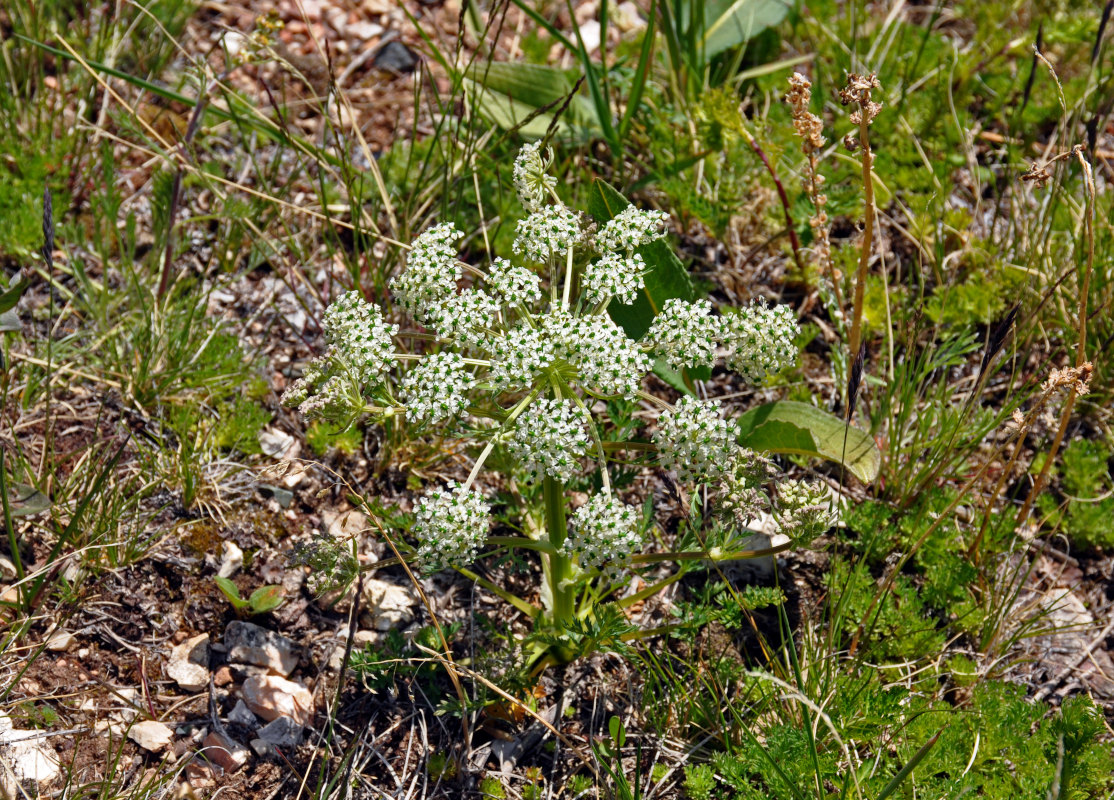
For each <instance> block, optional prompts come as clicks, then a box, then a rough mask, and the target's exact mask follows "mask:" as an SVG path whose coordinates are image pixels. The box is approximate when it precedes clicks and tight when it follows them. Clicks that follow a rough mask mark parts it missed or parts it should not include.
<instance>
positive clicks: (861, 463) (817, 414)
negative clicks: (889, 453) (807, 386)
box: [738, 400, 882, 483]
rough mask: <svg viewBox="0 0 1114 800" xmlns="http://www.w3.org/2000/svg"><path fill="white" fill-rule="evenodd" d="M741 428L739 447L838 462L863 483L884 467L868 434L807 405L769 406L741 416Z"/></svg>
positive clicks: (790, 403) (786, 404) (779, 404)
mask: <svg viewBox="0 0 1114 800" xmlns="http://www.w3.org/2000/svg"><path fill="white" fill-rule="evenodd" d="M738 425H739V444H741V445H743V446H744V447H749V448H751V449H752V450H758V451H761V452H764V453H793V454H796V455H803V456H812V457H814V458H823V459H827V460H828V461H834V462H836V463H837V464H843V465H844V466H845V467H847V469H848V471H849V472H850V473H851V474H852V475H854V476H855V477H856V478H858V479H859V480H861V481H862V482H863V483H871V482H872V481H873V480H874V479H875V478H877V477H878V471H879V470H880V469H881V468H882V454H881V452H879V450H878V445H876V444H875V443H874V440H873V439H872V438H870V436H869V435H868V434H867V433H865V432H864V431H861V430H859V429H858V428H856V427H854V426H852V425H848V424H847V423H845V422H844V421H843V420H842V419H840V418H839V417H837V416H835V415H834V414H829V413H828V412H827V411H821V410H820V409H819V408H816V407H815V406H810V405H808V404H807V403H796V402H793V401H792V400H781V401H779V402H776V403H767V404H765V405H761V406H758V408H752V409H751V410H750V411H748V412H746V413H745V414H743V415H742V416H741V417H739V419H738Z"/></svg>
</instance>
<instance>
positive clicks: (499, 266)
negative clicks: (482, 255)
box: [487, 258, 542, 306]
mask: <svg viewBox="0 0 1114 800" xmlns="http://www.w3.org/2000/svg"><path fill="white" fill-rule="evenodd" d="M487 285H488V286H490V287H491V291H492V293H494V294H495V296H496V297H498V298H499V299H500V300H501V301H502V302H503V304H504V305H508V306H530V305H531V304H533V303H536V302H538V301H539V300H541V299H542V281H541V278H539V277H538V276H537V274H536V273H534V272H531V271H530V270H528V269H526V267H519V266H515V265H514V264H511V262H509V261H507V259H505V258H497V259H495V262H494V263H493V264H492V265H491V269H490V271H488V273H487Z"/></svg>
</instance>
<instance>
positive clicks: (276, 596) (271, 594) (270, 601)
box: [248, 585, 284, 614]
mask: <svg viewBox="0 0 1114 800" xmlns="http://www.w3.org/2000/svg"><path fill="white" fill-rule="evenodd" d="M283 599H284V598H283V594H282V587H281V586H277V585H276V586H260V587H259V588H258V589H256V590H255V591H254V592H252V593H251V597H250V598H248V602H249V603H251V610H252V611H253V612H254V613H256V614H266V613H267V612H268V611H274V610H275V609H276V608H278V607H279V606H280V605H282V601H283Z"/></svg>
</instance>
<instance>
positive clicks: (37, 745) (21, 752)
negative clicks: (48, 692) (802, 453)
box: [0, 716, 61, 800]
mask: <svg viewBox="0 0 1114 800" xmlns="http://www.w3.org/2000/svg"><path fill="white" fill-rule="evenodd" d="M39 735H40V731H20V730H16V729H15V728H14V727H12V721H11V720H10V719H8V718H7V717H5V716H0V756H2V760H3V762H4V766H3V768H0V798H4V800H7V798H13V800H14V798H17V797H19V798H22V797H26V796H27V795H26V794H25V793H24V790H23V789H22V788H21V786H20V784H22V783H24V782H34V783H35V784H37V785H38V787H39V788H40V789H41V788H45V787H46V786H48V785H49V784H50V783H52V782H54V781H55V780H57V779H58V777H59V776H60V775H61V769H59V767H58V756H57V754H56V753H55V752H54V750H53V749H52V748H51V747H50V745H49V744H47V740H46V739H40V738H37V737H38V736H39ZM31 794H32V796H37V795H38V794H40V792H38V791H35V790H32V792H31Z"/></svg>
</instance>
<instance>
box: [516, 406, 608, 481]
mask: <svg viewBox="0 0 1114 800" xmlns="http://www.w3.org/2000/svg"><path fill="white" fill-rule="evenodd" d="M591 424H592V420H591V418H590V417H589V416H588V413H587V412H586V411H585V410H584V409H583V408H581V407H580V406H578V405H576V404H575V403H574V402H573V401H571V400H556V399H553V398H548V397H543V398H540V399H538V400H535V401H534V402H533V403H532V404H531V405H530V407H529V408H528V409H527V410H526V412H525V413H524V414H523V415H522V416H521V417H519V419H518V421H517V423H516V425H515V428H514V432H513V433H512V434H511V436H510V438H509V439H508V440H507V449H508V450H510V451H511V453H512V454H513V455H514V457H515V458H517V459H518V460H519V463H521V464H522V467H523V469H525V470H526V472H527V473H528V474H529V475H530V476H531V477H532V478H533V479H534V480H541V478H542V477H544V476H545V475H548V476H549V477H551V478H553V479H555V480H557V481H560V482H561V483H568V481H569V480H570V479H571V478H572V477H573V476H574V475H575V474H576V473H577V472H578V471H579V469H580V459H582V458H583V457H584V456H585V454H587V452H588V447H589V444H590V440H589V438H588V426H589V425H591Z"/></svg>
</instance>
